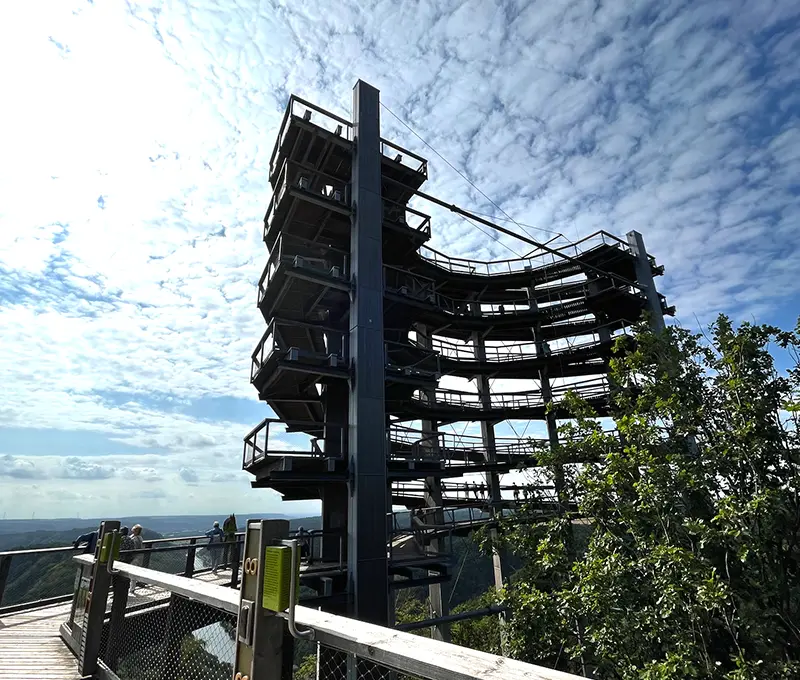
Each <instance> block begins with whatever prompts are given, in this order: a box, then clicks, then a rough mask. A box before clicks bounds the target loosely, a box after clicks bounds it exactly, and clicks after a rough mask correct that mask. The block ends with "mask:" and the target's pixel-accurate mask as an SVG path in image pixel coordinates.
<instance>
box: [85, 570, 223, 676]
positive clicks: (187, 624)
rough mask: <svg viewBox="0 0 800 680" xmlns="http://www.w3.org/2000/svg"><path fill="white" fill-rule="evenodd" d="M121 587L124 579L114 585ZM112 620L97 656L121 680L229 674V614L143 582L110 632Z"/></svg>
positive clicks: (128, 598) (129, 599) (128, 600)
mask: <svg viewBox="0 0 800 680" xmlns="http://www.w3.org/2000/svg"><path fill="white" fill-rule="evenodd" d="M125 586H126V583H125V582H124V581H123V582H122V583H121V585H119V586H117V587H118V588H120V590H121V589H122V588H125ZM120 590H118V591H117V592H118V593H119V592H120ZM118 596H121V595H118ZM110 618H111V619H112V621H109V622H108V623H107V624H106V626H105V629H106V630H105V631H104V636H103V643H102V645H101V654H100V656H101V658H102V659H103V661H104V662H105V663H106V664H107V665H108V666H109V667H110V668H111V669H112V670H114V671H115V672H116V674H117V676H118V677H119V678H120V680H160V679H161V678H170V679H173V678H181V679H182V680H230V678H231V677H232V675H233V662H234V655H235V652H236V643H235V640H236V616H235V615H233V614H230V613H228V612H225V611H222V610H220V609H216V608H215V607H212V606H209V605H206V604H203V603H202V602H198V601H196V600H189V599H186V598H184V597H181V596H180V595H176V594H174V593H169V592H167V591H164V590H162V589H160V588H155V587H152V586H142V587H140V588H138V589H137V590H136V594H135V595H133V596H128V597H127V606H126V608H125V616H124V619H123V620H122V621H121V622H120V623H118V625H117V626H116V627H114V630H113V631H110V629H111V627H112V622H113V614H112V615H111V617H110Z"/></svg>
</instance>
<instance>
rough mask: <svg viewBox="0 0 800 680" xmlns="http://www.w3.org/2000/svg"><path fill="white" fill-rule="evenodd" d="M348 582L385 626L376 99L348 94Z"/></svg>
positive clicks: (359, 607) (372, 94) (359, 610)
mask: <svg viewBox="0 0 800 680" xmlns="http://www.w3.org/2000/svg"><path fill="white" fill-rule="evenodd" d="M353 133H354V139H353V163H352V191H351V196H352V211H353V212H352V218H351V222H352V231H351V237H350V253H351V274H350V275H351V283H352V293H351V303H350V348H349V349H350V356H351V358H352V368H353V376H352V377H351V379H350V399H349V419H348V420H349V473H350V499H349V523H348V551H347V555H348V581H349V588H350V597H351V602H352V613H353V615H354V616H355V617H356V618H358V619H360V620H362V621H368V622H370V623H375V624H378V625H386V624H387V623H388V621H389V591H388V560H387V557H386V544H387V536H386V530H387V528H386V512H387V508H388V493H387V483H386V452H385V446H386V443H385V428H386V415H385V404H384V399H385V393H384V392H385V376H386V371H385V359H384V337H383V242H382V218H383V209H382V201H381V149H380V144H381V142H380V103H379V94H378V90H376V89H375V88H374V87H372V86H371V85H368V84H366V83H364V82H363V81H360V80H359V81H358V82H357V83H356V86H355V89H354V91H353Z"/></svg>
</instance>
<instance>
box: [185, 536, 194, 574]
mask: <svg viewBox="0 0 800 680" xmlns="http://www.w3.org/2000/svg"><path fill="white" fill-rule="evenodd" d="M196 545H197V539H196V538H193V539H191V540H190V541H189V547H188V548H186V564H185V565H184V567H183V575H184V576H185V577H186V578H192V576H194V557H195V553H196V551H197V548H196V547H195V546H196Z"/></svg>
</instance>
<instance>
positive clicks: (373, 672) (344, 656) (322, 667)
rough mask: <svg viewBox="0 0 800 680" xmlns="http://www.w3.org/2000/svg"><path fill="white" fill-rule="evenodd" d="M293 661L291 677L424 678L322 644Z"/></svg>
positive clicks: (306, 679) (305, 679)
mask: <svg viewBox="0 0 800 680" xmlns="http://www.w3.org/2000/svg"><path fill="white" fill-rule="evenodd" d="M316 647H317V649H316V650H315V652H314V653H313V654H308V655H306V656H305V657H304V658H303V660H302V663H300V665H295V669H294V676H293V680H425V679H424V678H422V677H420V676H416V675H411V674H408V673H403V672H400V671H397V670H393V669H391V668H388V667H386V666H382V665H381V664H378V663H375V662H374V661H372V660H371V659H366V658H363V657H359V656H355V655H353V654H349V653H347V652H342V651H340V650H337V649H333V648H331V647H327V646H325V645H316Z"/></svg>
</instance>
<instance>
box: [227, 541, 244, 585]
mask: <svg viewBox="0 0 800 680" xmlns="http://www.w3.org/2000/svg"><path fill="white" fill-rule="evenodd" d="M231 550H232V551H233V552H232V554H231V582H230V584H229V585H230V587H231V588H237V587H238V586H239V562H240V560H239V555H241V554H242V553H241V550H240V548H239V537H238V536H237V537H236V540H235V541H234V542H233V545H232V546H231Z"/></svg>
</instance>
